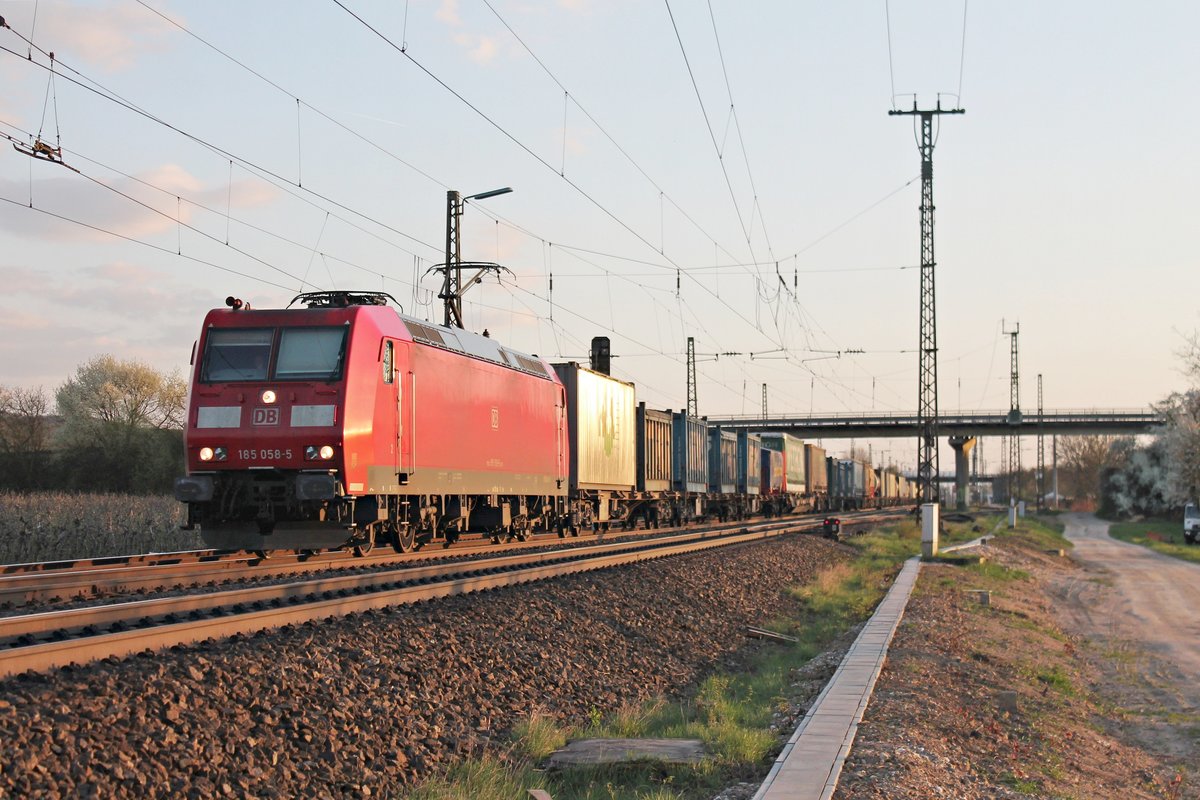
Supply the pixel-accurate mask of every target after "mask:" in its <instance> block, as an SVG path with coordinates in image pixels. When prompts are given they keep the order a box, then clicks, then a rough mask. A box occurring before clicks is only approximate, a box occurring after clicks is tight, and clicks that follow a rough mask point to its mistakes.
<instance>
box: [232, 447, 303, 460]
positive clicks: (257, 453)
mask: <svg viewBox="0 0 1200 800" xmlns="http://www.w3.org/2000/svg"><path fill="white" fill-rule="evenodd" d="M237 453H238V458H240V459H242V460H243V461H270V460H272V459H281V458H283V459H290V458H291V457H292V451H291V449H290V448H288V449H286V450H280V449H272V448H270V447H264V448H262V449H261V450H238V451H237Z"/></svg>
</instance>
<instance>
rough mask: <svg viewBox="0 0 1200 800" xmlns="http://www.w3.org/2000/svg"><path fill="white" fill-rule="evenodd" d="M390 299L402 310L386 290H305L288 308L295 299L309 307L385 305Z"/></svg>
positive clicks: (289, 306) (289, 305) (290, 305)
mask: <svg viewBox="0 0 1200 800" xmlns="http://www.w3.org/2000/svg"><path fill="white" fill-rule="evenodd" d="M389 300H391V301H392V303H394V304H395V305H396V306H398V307H400V311H401V312H403V311H404V307H403V306H400V303H399V302H397V301H396V298H394V297H392V296H391V295H390V294H388V293H387V292H341V291H333V292H305V293H304V294H298V295H296V296H295V297H293V298H292V302H290V303H288V308H291V307H292V306H293V305H295V303H296V301H300V302H301V303H304V305H306V306H308V307H309V308H346V307H347V306H386V305H387V304H388V301H389Z"/></svg>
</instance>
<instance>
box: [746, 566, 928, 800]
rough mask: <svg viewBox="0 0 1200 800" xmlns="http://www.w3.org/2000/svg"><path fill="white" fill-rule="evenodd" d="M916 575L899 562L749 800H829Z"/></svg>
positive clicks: (915, 569)
mask: <svg viewBox="0 0 1200 800" xmlns="http://www.w3.org/2000/svg"><path fill="white" fill-rule="evenodd" d="M920 569H921V560H920V558H917V557H913V558H910V559H909V560H908V561H906V562H904V566H903V567H902V568H901V570H900V574H898V575H897V576H896V580H895V582H894V583H893V584H892V588H891V589H890V590H889V591H888V593H887V596H886V597H884V598H883V600H882V601H881V602H880V603H879V606H878V607H877V608H876V609H875V613H874V614H872V615H871V618H870V619H869V620H867V623H866V625H864V626H863V629H862V631H861V632H859V634H858V638H856V639H855V640H854V644H852V645H851V646H850V649H849V650H848V651H847V652H846V655H845V657H844V658H842V663H841V664H840V665H839V666H838V668H837V671H836V672H834V673H833V677H832V678H830V679H829V682H828V683H827V684H825V688H824V689H823V690H822V691H821V694H819V695H818V696H817V699H816V701H814V702H813V704H812V707H811V708H810V709H809V710H808V713H807V714H805V715H804V719H802V720H800V724H799V725H798V726H796V731H795V733H793V734H792V738H791V739H789V740H788V743H787V744H786V745H784V747H783V751H782V752H780V754H779V757H778V758H776V759H775V764H774V765H773V766H772V767H771V772H770V773H769V774H768V775H767V778H766V780H764V781H763V784H762V786H761V787H760V788H759V790H758V793H757V794H755V795H754V800H783V799H784V798H787V800H829V798H831V797H832V796H833V792H834V790H835V789H836V788H837V783H838V778H839V777H841V774H842V765H843V764H845V762H846V757H847V756H848V755H850V746H851V745H852V744H853V743H854V737H855V735H856V734H857V733H858V723H859V722H860V721H862V717H863V712H865V711H866V710H867V703H868V702H869V701H870V699H871V692H872V690H873V689H874V688H875V681H876V680H877V679H878V678H879V672H880V670H882V669H883V662H884V659H885V658H887V650H888V645H889V644H891V641H892V637H893V636H894V635H895V633H896V628H897V627H898V626H899V625H900V618H901V617H903V616H904V609H905V607H906V606H907V605H908V598H909V596H910V595H911V594H912V590H913V586H914V585H915V584H916V582H917V574H918V573H919V572H920Z"/></svg>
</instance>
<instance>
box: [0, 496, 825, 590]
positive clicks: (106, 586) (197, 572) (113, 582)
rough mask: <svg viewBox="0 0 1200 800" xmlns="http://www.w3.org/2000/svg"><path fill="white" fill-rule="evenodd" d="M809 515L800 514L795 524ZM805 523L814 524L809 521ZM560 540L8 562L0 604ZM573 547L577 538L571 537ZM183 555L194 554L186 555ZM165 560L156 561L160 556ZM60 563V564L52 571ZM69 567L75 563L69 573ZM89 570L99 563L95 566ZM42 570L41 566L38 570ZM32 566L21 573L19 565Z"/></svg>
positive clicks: (543, 537)
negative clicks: (361, 552)
mask: <svg viewBox="0 0 1200 800" xmlns="http://www.w3.org/2000/svg"><path fill="white" fill-rule="evenodd" d="M805 519H806V518H805V517H803V516H797V517H795V518H794V521H796V522H802V521H803V520H805ZM807 519H813V518H812V517H808V518H807ZM737 524H738V523H724V524H717V525H711V526H707V527H706V528H704V530H708V529H710V528H711V529H714V530H717V529H722V528H728V527H736V526H737ZM669 530H670V529H641V530H638V531H636V532H635V531H612V532H610V533H609V534H608V535H613V536H622V535H642V536H645V535H654V534H662V533H663V532H664V531H669ZM559 541H560V540H559V539H558V538H557V537H556V536H555V535H554V533H553V532H548V533H539V534H537V535H536V536H535V537H533V538H532V539H531V540H529V541H526V542H515V541H514V542H508V543H505V544H503V545H496V544H492V543H491V542H489V541H487V540H486V539H482V538H481V539H479V540H477V541H476V540H471V541H462V542H457V543H455V544H454V545H453V546H452V547H450V548H436V549H435V548H432V547H427V548H422V549H419V550H416V551H413V552H412V553H406V554H400V553H395V552H393V551H392V550H391V549H390V548H383V549H381V552H379V553H376V554H371V555H366V556H352V555H350V554H349V553H345V552H338V551H328V552H320V553H315V554H307V555H299V554H295V553H291V552H284V551H276V552H275V553H274V555H273V557H271V558H267V559H264V558H261V557H260V556H257V555H254V554H252V553H246V552H243V551H183V552H180V553H169V554H156V555H147V556H138V557H129V556H120V557H114V558H113V559H111V561H112V563H107V562H109V561H110V559H92V560H90V561H79V562H48V564H47V565H39V564H29V565H9V566H8V567H4V568H3V569H0V573H2V572H3V571H4V570H8V571H9V572H8V574H0V604H10V605H23V604H28V603H35V602H47V601H51V600H56V599H76V598H78V599H87V598H94V597H102V596H104V595H106V594H107V595H116V594H123V593H132V592H139V591H141V592H146V591H155V590H161V589H168V588H179V587H185V586H195V585H201V584H204V583H210V582H214V581H224V582H228V581H233V580H261V579H264V578H275V577H287V576H292V575H305V574H311V573H314V572H324V571H328V570H332V569H360V568H379V567H387V566H392V565H398V564H402V563H411V562H412V561H427V560H434V559H444V558H456V557H469V556H473V555H477V554H481V553H496V552H503V551H505V550H518V549H524V548H530V547H545V546H547V544H548V543H549V542H559ZM567 541H571V542H574V541H576V539H574V538H572V539H570V540H567ZM184 556H191V557H190V558H184ZM131 558H132V559H137V558H145V559H147V561H146V562H145V563H136V562H134V563H119V562H122V561H125V562H129V560H130V559H131ZM159 558H161V559H162V560H154V559H159ZM55 565H63V566H55ZM67 565H75V566H76V568H70V566H67ZM90 565H96V566H94V567H92V566H90ZM42 566H46V567H47V568H46V569H39V568H38V567H42ZM20 567H29V569H27V570H24V571H13V570H15V569H16V568H20Z"/></svg>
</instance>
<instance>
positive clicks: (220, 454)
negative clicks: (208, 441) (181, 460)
mask: <svg viewBox="0 0 1200 800" xmlns="http://www.w3.org/2000/svg"><path fill="white" fill-rule="evenodd" d="M199 455H200V460H201V461H224V460H226V459H227V458H229V451H228V450H226V449H225V448H224V447H201V448H200V453H199Z"/></svg>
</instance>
